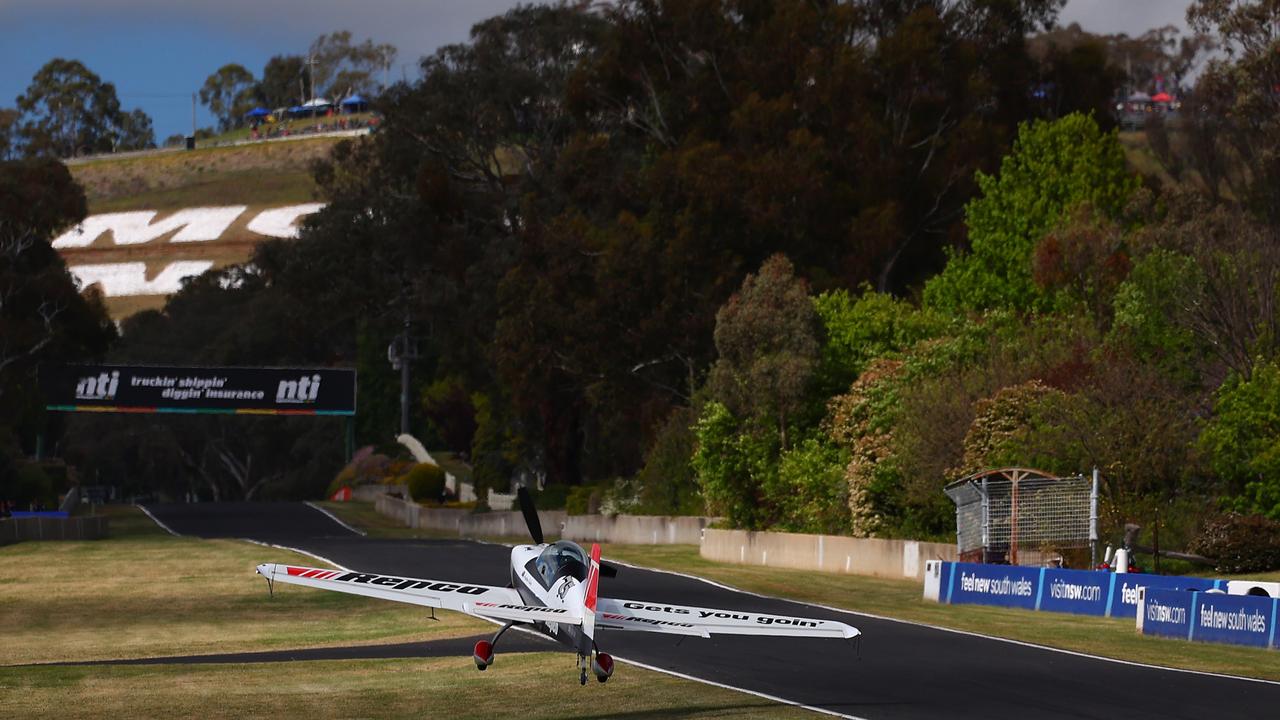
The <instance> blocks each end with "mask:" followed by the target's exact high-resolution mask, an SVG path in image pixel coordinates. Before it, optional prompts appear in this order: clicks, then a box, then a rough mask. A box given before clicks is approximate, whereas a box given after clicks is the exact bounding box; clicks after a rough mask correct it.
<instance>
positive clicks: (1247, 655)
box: [327, 503, 1280, 680]
mask: <svg viewBox="0 0 1280 720" xmlns="http://www.w3.org/2000/svg"><path fill="white" fill-rule="evenodd" d="M327 506H328V507H329V508H331V509H332V510H333V511H334V512H335V514H339V516H340V517H343V519H344V520H346V521H347V522H349V523H351V524H353V525H363V526H364V527H367V528H368V529H369V533H370V534H371V535H374V536H381V537H448V536H451V535H444V534H440V533H431V532H428V531H421V530H409V529H407V528H400V527H397V526H396V524H395V523H394V522H393V521H391V520H390V519H389V518H386V517H383V516H381V515H378V514H377V513H376V512H374V511H373V509H372V506H371V505H368V504H365V503H330V504H328V505H327ZM484 539H494V538H484ZM515 540H517V539H512V538H507V539H506V541H507V542H513V541H515ZM603 551H604V556H605V558H606V559H610V558H611V559H614V560H619V561H621V562H625V563H632V564H635V565H640V566H643V567H649V568H655V569H659V570H671V571H674V572H681V573H687V574H692V575H697V576H699V577H703V578H707V579H709V580H714V581H716V582H720V583H724V584H726V585H730V586H733V587H736V588H741V589H743V590H748V591H751V592H756V593H761V594H764V595H773V596H777V597H787V598H792V599H795V600H800V601H803V602H811V603H815V604H819V605H828V606H831V607H838V608H843V609H846V610H852V611H855V612H861V613H867V614H871V615H876V616H880V617H886V618H893V619H898V620H905V621H908V622H915V623H924V624H928V625H934V626H938V627H944V628H951V629H955V630H963V631H968V632H975V633H980V634H983V635H991V636H994V637H1002V638H1008V639H1011V640H1019V641H1022V642H1029V643H1035V644H1037V645H1044V646H1047V647H1054V648H1061V649H1065V650H1073V651H1076V652H1083V653H1089V654H1092V655H1101V656H1104V657H1110V658H1116V659H1120V660H1129V661H1133V662H1142V663H1150V664H1153V665H1162V666H1166V667H1177V668H1185V669H1189V670H1201V671H1205V672H1217V673H1225V674H1229V675H1243V676H1249V677H1259V678H1265V679H1268V680H1280V652H1276V651H1272V650H1259V649H1254V648H1244V647H1233V646H1229V645H1215V644H1211V643H1192V642H1186V641H1178V640H1169V639H1165V638H1157V637H1150V636H1143V635H1138V634H1137V632H1136V630H1135V627H1134V626H1135V623H1134V621H1133V620H1126V619H1120V618H1105V617H1093V616H1088V615H1069V614H1062V613H1049V612H1043V613H1042V612H1029V611H1024V610H1014V609H1009V608H997V607H987V606H982V605H944V604H939V603H935V602H931V601H927V600H925V599H924V598H923V587H922V585H921V584H920V583H919V582H915V581H912V580H889V579H883V578H873V577H863V576H860V575H842V574H834V573H817V572H811V571H806V570H790V569H786V568H774V567H761V566H755V565H730V564H725V563H717V562H712V561H710V560H707V559H706V558H703V557H702V556H701V555H700V554H699V552H698V548H697V546H695V545H613V544H609V545H604V546H603ZM623 571H624V572H625V569H624V570H623ZM853 624H854V625H857V622H856V621H855V622H854V623H853Z"/></svg>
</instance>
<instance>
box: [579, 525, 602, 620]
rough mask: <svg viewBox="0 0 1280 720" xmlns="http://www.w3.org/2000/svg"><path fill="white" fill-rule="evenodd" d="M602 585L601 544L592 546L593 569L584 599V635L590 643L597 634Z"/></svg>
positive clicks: (589, 571) (589, 575)
mask: <svg viewBox="0 0 1280 720" xmlns="http://www.w3.org/2000/svg"><path fill="white" fill-rule="evenodd" d="M599 585H600V544H599V543H593V544H592V545H591V568H590V570H588V572H587V589H586V593H585V594H584V595H583V598H582V633H583V634H584V635H586V637H587V640H588V641H590V640H592V639H593V638H594V637H595V632H596V597H597V588H598V587H599Z"/></svg>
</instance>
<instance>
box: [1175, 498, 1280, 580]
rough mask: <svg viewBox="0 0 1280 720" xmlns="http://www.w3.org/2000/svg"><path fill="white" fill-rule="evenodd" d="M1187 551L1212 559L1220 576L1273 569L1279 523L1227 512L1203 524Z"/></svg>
mask: <svg viewBox="0 0 1280 720" xmlns="http://www.w3.org/2000/svg"><path fill="white" fill-rule="evenodd" d="M1191 551H1192V552H1196V553H1199V554H1201V555H1204V556H1205V557H1208V558H1212V559H1213V560H1215V561H1216V562H1215V565H1214V569H1215V570H1217V571H1218V572H1221V573H1243V572H1265V571H1268V570H1275V569H1278V568H1280V522H1276V521H1274V520H1270V519H1268V518H1265V517H1263V516H1261V515H1241V514H1239V513H1229V514H1227V515H1223V516H1222V517H1219V518H1215V519H1213V520H1210V521H1209V522H1207V523H1205V526H1204V529H1203V530H1201V532H1200V535H1199V537H1197V538H1196V539H1195V541H1194V542H1193V543H1192V544H1191Z"/></svg>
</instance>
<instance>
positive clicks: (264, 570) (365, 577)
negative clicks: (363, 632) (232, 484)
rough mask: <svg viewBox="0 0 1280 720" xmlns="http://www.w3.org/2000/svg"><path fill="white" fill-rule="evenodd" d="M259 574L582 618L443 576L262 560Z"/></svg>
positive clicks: (491, 612)
mask: <svg viewBox="0 0 1280 720" xmlns="http://www.w3.org/2000/svg"><path fill="white" fill-rule="evenodd" d="M258 574H259V575H262V576H263V577H265V578H267V580H269V581H271V582H273V583H274V582H284V583H290V584H292V585H304V586H306V587H313V588H320V589H321V590H334V591H337V592H344V593H350V594H352V595H364V596H366V597H375V598H381V599H383V600H394V601H396V602H403V603H411V604H413V605H423V606H426V607H432V608H442V609H445V610H456V611H457V612H462V613H466V614H468V615H475V616H478V617H485V618H494V619H498V620H514V621H516V622H538V621H542V622H546V621H552V622H557V623H563V624H568V625H576V624H579V623H581V622H582V618H580V617H573V616H572V615H570V614H569V611H568V610H565V609H562V608H546V607H534V606H528V605H525V604H524V600H523V599H522V598H521V597H520V594H519V593H517V592H516V591H515V590H513V589H511V588H504V587H494V586H492V585H476V584H472V583H455V582H446V581H442V580H423V579H420V578H407V577H399V576H395V575H378V574H376V573H360V572H350V571H346V570H331V569H325V568H311V567H300V566H297V565H281V564H276V563H263V564H262V565H259V566H258Z"/></svg>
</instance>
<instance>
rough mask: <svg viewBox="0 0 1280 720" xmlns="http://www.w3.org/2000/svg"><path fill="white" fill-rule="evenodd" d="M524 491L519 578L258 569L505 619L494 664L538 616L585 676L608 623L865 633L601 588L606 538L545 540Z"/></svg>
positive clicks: (604, 667) (704, 631)
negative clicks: (499, 580) (605, 593)
mask: <svg viewBox="0 0 1280 720" xmlns="http://www.w3.org/2000/svg"><path fill="white" fill-rule="evenodd" d="M519 497H520V506H521V510H523V512H524V517H525V522H526V523H527V524H528V525H529V532H530V534H531V535H532V536H533V541H534V544H533V545H517V546H516V547H514V548H512V550H511V585H510V586H509V587H494V586H491V585H477V584H473V583H457V582H447V581H441V580H421V579H418V578H409V577H400V576H393V575H379V574H377V573H361V572H350V571H343V570H328V569H323V568H310V567H298V566H293V565H281V564H277V563H263V564H261V565H259V566H258V568H257V570H258V574H259V575H262V576H263V577H265V578H266V579H267V583H268V585H269V586H272V587H274V583H275V582H276V581H280V582H285V583H291V584H294V585H305V586H307V587H314V588H320V589H322V590H336V591H338V592H345V593H351V594H353V595H366V596H368V597H376V598H382V599H384V600H395V601H397V602H405V603H412V604H414V605H423V606H426V607H430V608H443V609H446V610H455V611H457V612H463V613H466V614H468V615H473V616H475V617H479V618H482V619H486V620H492V621H498V622H501V623H503V625H502V629H500V630H498V632H497V633H495V634H494V636H493V637H492V638H491V639H489V640H481V641H479V642H477V643H476V646H475V652H474V659H475V663H476V667H477V668H478V669H480V670H484V669H486V668H488V667H489V666H490V665H492V664H493V656H494V646H495V645H497V644H498V639H499V638H501V637H502V634H503V633H505V632H506V631H507V630H509V629H511V628H512V627H513V626H515V625H526V626H530V627H531V628H533V629H534V630H537V631H539V632H541V633H543V634H546V635H548V636H550V637H551V638H552V639H554V640H557V641H559V642H560V643H562V644H564V645H567V646H568V647H569V648H570V649H573V650H575V651H577V654H578V668H579V669H580V670H581V675H580V677H579V679H580V682H581V683H582V684H584V685H585V684H586V682H587V669H588V667H590V669H591V671H592V672H593V673H594V674H595V676H596V679H597V680H599V681H600V682H604V681H606V680H608V679H609V678H610V676H612V675H613V658H612V657H610V656H609V655H607V654H605V653H603V652H600V650H599V648H598V647H597V645H596V640H595V636H596V631H597V630H600V629H605V630H638V631H644V632H658V633H669V634H674V635H686V636H687V635H694V636H698V637H710V636H712V635H774V636H782V637H815V638H844V639H849V638H854V637H857V636H858V635H859V634H861V633H860V632H859V631H858V629H857V628H855V627H853V626H851V625H846V624H844V623H841V622H836V621H833V620H816V619H811V618H802V617H790V616H784V615H764V614H760V613H748V612H739V611H735V610H720V609H716V608H701V607H688V606H684V605H671V604H668V603H653V602H642V601H637V600H614V599H611V598H605V597H599V596H598V595H597V588H598V585H599V582H600V575H601V574H604V575H605V576H606V577H613V576H614V575H616V574H617V569H616V568H614V567H613V566H611V565H609V564H607V563H601V561H600V546H599V545H598V544H593V545H592V546H591V554H590V555H588V554H587V553H586V552H584V551H583V549H582V548H581V547H579V546H578V545H577V544H575V543H572V542H569V541H567V540H561V541H559V542H554V543H545V542H543V537H542V526H541V524H540V523H539V521H538V513H537V511H536V510H534V507H533V501H532V499H531V498H530V497H529V494H528V492H527V491H526V490H525V489H524V488H521V489H520V491H519Z"/></svg>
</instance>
